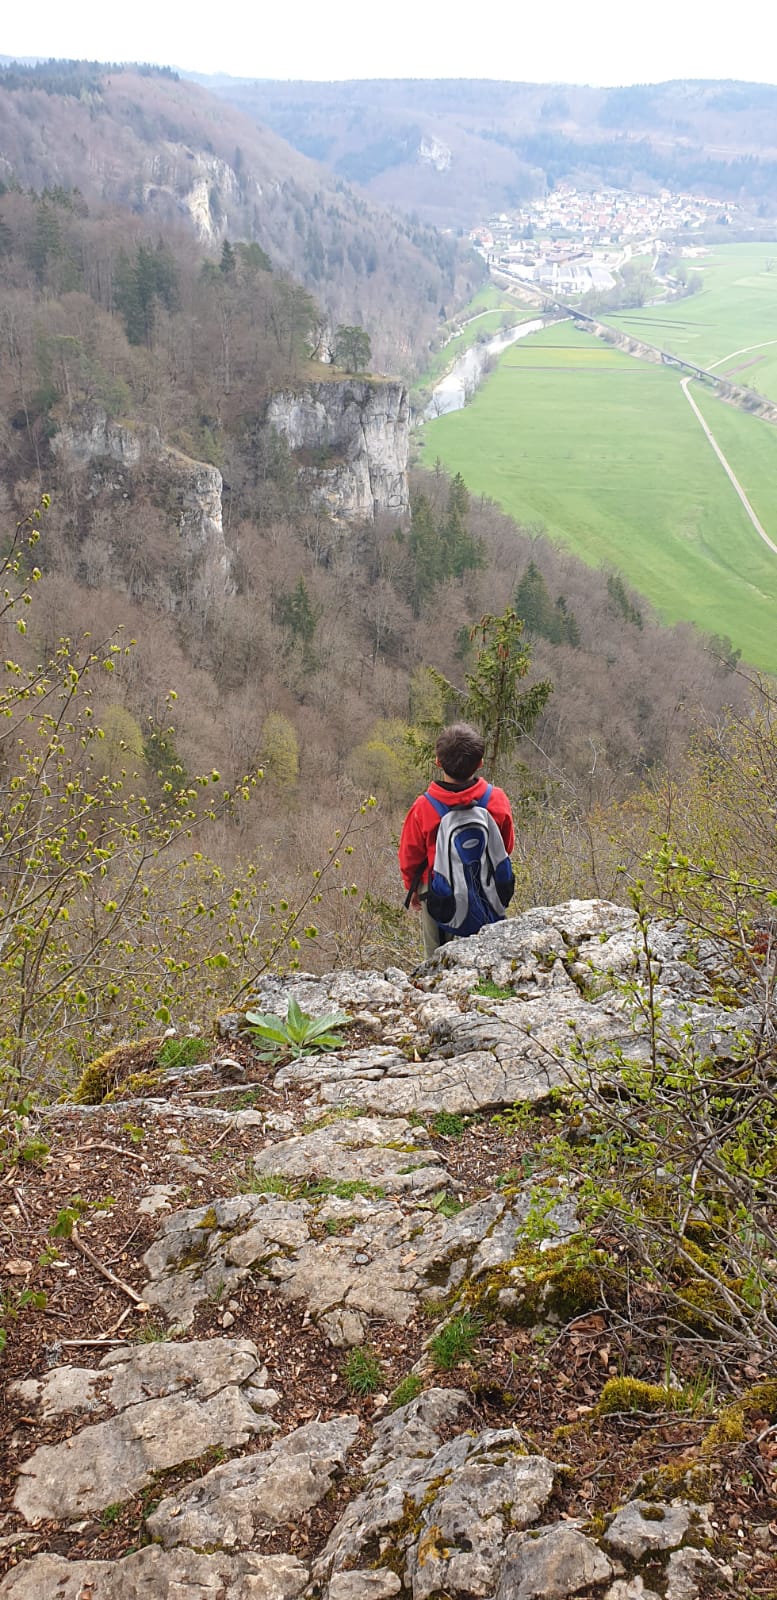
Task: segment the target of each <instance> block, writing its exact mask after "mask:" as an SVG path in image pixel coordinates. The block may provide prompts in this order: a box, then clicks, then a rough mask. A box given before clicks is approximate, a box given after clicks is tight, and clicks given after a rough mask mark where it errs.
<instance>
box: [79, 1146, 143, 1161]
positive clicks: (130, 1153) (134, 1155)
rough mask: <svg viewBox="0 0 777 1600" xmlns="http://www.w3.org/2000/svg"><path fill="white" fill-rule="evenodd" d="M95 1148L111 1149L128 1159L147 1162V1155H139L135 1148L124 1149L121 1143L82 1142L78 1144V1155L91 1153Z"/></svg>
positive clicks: (112, 1151)
mask: <svg viewBox="0 0 777 1600" xmlns="http://www.w3.org/2000/svg"><path fill="white" fill-rule="evenodd" d="M93 1150H110V1151H111V1153H112V1154H113V1155H115V1156H125V1157H126V1159H127V1161H141V1162H143V1163H144V1164H145V1162H146V1158H145V1156H142V1155H139V1154H138V1152H137V1151H135V1150H122V1148H121V1145H119V1144H80V1145H77V1146H76V1155H79V1156H86V1155H91V1153H92V1151H93Z"/></svg>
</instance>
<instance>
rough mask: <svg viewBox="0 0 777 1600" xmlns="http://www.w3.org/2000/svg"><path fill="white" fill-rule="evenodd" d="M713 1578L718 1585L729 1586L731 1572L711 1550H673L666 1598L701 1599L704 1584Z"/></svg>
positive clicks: (679, 1599)
mask: <svg viewBox="0 0 777 1600" xmlns="http://www.w3.org/2000/svg"><path fill="white" fill-rule="evenodd" d="M710 1578H712V1579H713V1581H714V1583H715V1585H716V1587H728V1586H729V1579H730V1573H729V1574H727V1572H726V1570H725V1569H724V1568H722V1567H721V1565H720V1563H719V1562H717V1561H715V1560H714V1558H713V1557H712V1556H711V1555H710V1553H709V1550H673V1551H672V1554H671V1555H670V1557H669V1563H668V1566H667V1573H666V1592H665V1600H699V1597H700V1594H701V1592H702V1585H705V1586H706V1584H707V1583H708V1582H709V1580H710Z"/></svg>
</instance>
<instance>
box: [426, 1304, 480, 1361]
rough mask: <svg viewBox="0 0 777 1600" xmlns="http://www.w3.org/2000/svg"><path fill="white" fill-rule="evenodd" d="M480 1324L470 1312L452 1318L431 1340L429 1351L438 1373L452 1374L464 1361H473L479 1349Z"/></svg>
mask: <svg viewBox="0 0 777 1600" xmlns="http://www.w3.org/2000/svg"><path fill="white" fill-rule="evenodd" d="M479 1333H480V1323H479V1322H478V1320H477V1318H476V1317H472V1316H470V1313H469V1312H468V1311H464V1312H462V1314H461V1316H458V1317H451V1320H450V1322H448V1323H446V1325H445V1327H444V1328H441V1330H440V1332H439V1333H436V1334H435V1335H434V1337H433V1338H432V1339H430V1340H429V1350H430V1353H431V1357H432V1360H433V1362H434V1365H435V1366H436V1368H437V1370H438V1372H451V1371H452V1370H453V1368H454V1367H458V1366H460V1365H461V1363H462V1361H471V1360H472V1357H473V1356H474V1354H475V1349H476V1347H477V1342H478V1335H479Z"/></svg>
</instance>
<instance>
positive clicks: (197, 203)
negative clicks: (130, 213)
mask: <svg viewBox="0 0 777 1600" xmlns="http://www.w3.org/2000/svg"><path fill="white" fill-rule="evenodd" d="M252 188H254V189H255V191H256V193H257V194H261V189H260V188H259V185H258V184H252ZM243 198H244V196H243V191H242V188H241V184H240V179H239V178H238V175H237V173H236V172H235V171H234V168H233V167H231V166H230V165H229V163H228V162H227V161H222V160H221V158H220V157H219V156H214V155H208V154H206V152H205V151H203V150H193V149H192V148H191V146H189V145H185V144H177V143H173V142H172V141H167V142H163V143H162V144H161V145H160V147H159V149H158V151H157V152H156V154H155V155H154V157H153V160H152V162H151V170H150V173H149V177H148V180H147V181H146V182H145V183H144V184H143V206H144V208H145V209H146V210H150V211H153V210H159V209H160V208H161V209H164V208H165V207H166V205H172V206H174V207H175V209H176V210H178V211H181V212H182V213H183V215H184V216H185V217H186V218H187V220H188V221H190V222H191V223H192V225H193V227H194V231H195V233H196V234H197V237H198V239H199V240H200V241H201V243H202V244H206V245H213V244H217V243H218V242H219V241H220V240H221V239H223V238H224V237H225V235H226V232H227V219H228V216H229V214H230V212H231V211H234V210H235V209H236V208H237V207H238V206H239V205H240V204H241V202H242V200H243Z"/></svg>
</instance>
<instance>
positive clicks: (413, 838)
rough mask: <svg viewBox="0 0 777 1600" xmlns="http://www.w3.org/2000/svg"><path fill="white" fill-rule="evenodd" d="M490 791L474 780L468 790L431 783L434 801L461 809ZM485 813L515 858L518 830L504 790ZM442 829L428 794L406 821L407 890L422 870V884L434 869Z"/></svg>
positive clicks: (402, 866)
mask: <svg viewBox="0 0 777 1600" xmlns="http://www.w3.org/2000/svg"><path fill="white" fill-rule="evenodd" d="M487 788H488V784H487V782H486V779H485V778H473V779H472V782H471V783H469V784H467V787H466V789H451V788H446V786H445V784H442V783H430V785H429V792H430V793H431V794H433V795H434V798H435V800H442V802H443V805H446V806H462V805H468V804H469V803H470V802H471V801H472V800H477V799H479V798H480V796H481V795H482V794H485V792H486V789H487ZM486 809H487V810H488V811H490V813H491V815H492V817H493V818H494V821H495V823H496V825H497V827H498V829H499V832H500V833H501V835H502V838H503V839H504V842H505V850H506V851H507V854H508V855H512V852H513V845H514V844H515V828H514V827H513V814H512V812H511V810H510V801H509V800H508V798H507V795H506V794H505V792H504V789H497V788H494V789H492V791H491V798H490V799H489V802H488V805H487V807H486ZM439 826H440V818H439V817H438V815H437V812H436V811H435V809H434V806H431V805H430V804H429V801H428V800H427V798H426V795H425V794H419V796H418V799H417V800H414V801H413V804H412V805H411V807H410V810H409V811H408V813H407V816H406V817H405V820H404V823H403V825H402V834H401V837H400V840H399V870H400V872H401V873H402V881H403V883H404V885H405V888H406V889H410V888H411V887H412V885H413V882H414V879H415V876H416V873H417V872H418V869H419V867H422V868H423V876H422V878H421V879H419V884H420V883H422V882H423V881H424V879H425V878H426V877H427V875H428V873H429V872H430V871H431V869H432V867H433V866H434V848H435V842H436V839H437V829H438V828H439ZM416 887H418V885H417V886H416Z"/></svg>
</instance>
